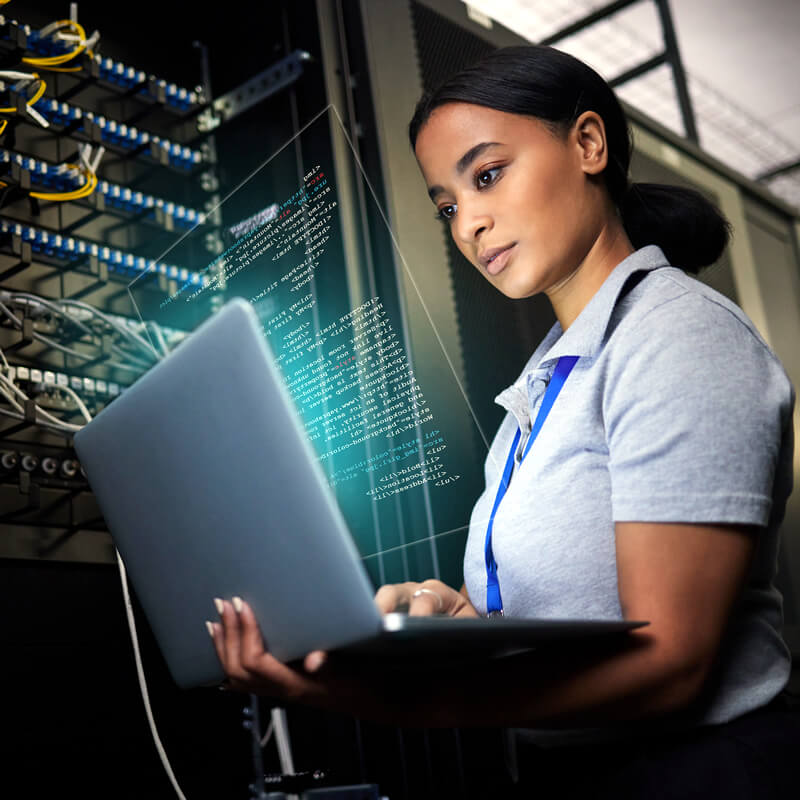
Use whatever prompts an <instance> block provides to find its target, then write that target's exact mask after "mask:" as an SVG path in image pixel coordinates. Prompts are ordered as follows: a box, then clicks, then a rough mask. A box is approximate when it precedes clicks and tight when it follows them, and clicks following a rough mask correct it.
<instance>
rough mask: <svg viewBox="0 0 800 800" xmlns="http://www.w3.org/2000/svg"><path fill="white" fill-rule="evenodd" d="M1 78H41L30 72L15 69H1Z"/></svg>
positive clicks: (19, 79)
mask: <svg viewBox="0 0 800 800" xmlns="http://www.w3.org/2000/svg"><path fill="white" fill-rule="evenodd" d="M0 78H8V80H10V81H28V82H30V81H38V80H39V78H37V77H35V76H34V75H33V73H30V72H17V71H16V70H13V69H0Z"/></svg>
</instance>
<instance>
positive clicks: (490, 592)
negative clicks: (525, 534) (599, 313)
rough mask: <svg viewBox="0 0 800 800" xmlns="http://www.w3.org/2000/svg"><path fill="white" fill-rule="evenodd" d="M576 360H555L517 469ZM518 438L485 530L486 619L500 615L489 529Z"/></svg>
mask: <svg viewBox="0 0 800 800" xmlns="http://www.w3.org/2000/svg"><path fill="white" fill-rule="evenodd" d="M577 360H578V356H561V358H559V359H558V363H557V364H556V368H555V370H553V377H552V378H551V379H550V383H549V384H548V385H547V391H546V392H545V393H544V397H543V398H542V405H541V406H539V413H538V414H537V415H536V420H535V422H534V423H533V428H531V434H530V436H529V437H528V442H527V444H526V445H525V452H523V454H522V460H521V461H520V466H522V461H524V460H525V456H527V455H528V451H529V450H530V449H531V445H532V444H533V441H534V439H536V437H537V436H538V435H539V431H540V430H541V429H542V425H544V421H545V420H546V419H547V415H548V414H549V413H550V409H551V408H552V407H553V403H555V401H556V398H557V397H558V393H559V392H560V391H561V387H562V386H563V385H564V382H565V381H566V380H567V377H568V376H569V373H570V372H571V371H572V368H573V367H574V366H575V362H576V361H577ZM520 436H521V431H520V429H519V428H517V433H516V435H515V436H514V441H513V442H512V443H511V450H510V451H509V453H508V458H507V459H506V466H505V469H504V470H503V477H502V479H501V481H500V486H499V487H498V489H497V497H495V499H494V506H493V507H492V514H491V516H490V517H489V527H488V528H487V530H486V547H485V555H486V611H487V614H488V616H490V617H495V616H502V615H503V598H502V597H501V596H500V582H499V581H498V579H497V562H496V561H495V560H494V553H493V552H492V528H493V527H494V515H495V514H496V513H497V509H498V508H499V506H500V501H501V500H502V499H503V497H505V494H506V490H507V489H508V484H509V482H510V481H511V473H512V472H513V471H514V454H515V453H516V452H517V445H518V444H519V438H520Z"/></svg>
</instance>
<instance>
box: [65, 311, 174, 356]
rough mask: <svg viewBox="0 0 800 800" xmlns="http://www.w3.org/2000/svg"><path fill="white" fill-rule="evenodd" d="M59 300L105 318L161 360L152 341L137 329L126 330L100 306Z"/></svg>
mask: <svg viewBox="0 0 800 800" xmlns="http://www.w3.org/2000/svg"><path fill="white" fill-rule="evenodd" d="M59 302H60V303H61V304H62V305H65V306H75V307H76V308H82V309H83V310H84V311H88V312H89V313H90V314H94V316H96V317H97V318H98V319H101V320H103V322H105V323H106V325H109V326H110V327H112V328H114V329H115V330H116V331H118V332H119V333H121V334H122V335H123V336H125V337H126V338H130V339H132V340H133V341H134V343H138V344H139V345H141V346H142V347H143V348H144V349H145V351H146V352H147V353H148V354H149V355H151V356H153V357H154V358H155V359H156V361H158V360H160V358H161V356H160V355H159V353H158V351H157V350H156V349H155V348H154V347H153V345H152V344H150V342H148V341H147V340H146V339H143V338H142V337H141V336H139V334H138V333H136V332H135V331H131V330H125V328H123V327H122V325H120V324H119V323H118V322H116V321H115V320H113V319H111V318H110V317H108V316H106V315H105V314H104V313H103V312H102V311H100V309H99V308H95V307H94V306H92V305H89V303H84V302H83V301H82V300H71V299H69V298H65V299H63V300H60V301H59Z"/></svg>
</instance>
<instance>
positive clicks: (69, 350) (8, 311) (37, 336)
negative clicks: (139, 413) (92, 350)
mask: <svg viewBox="0 0 800 800" xmlns="http://www.w3.org/2000/svg"><path fill="white" fill-rule="evenodd" d="M62 302H66V301H62ZM70 302H76V301H70ZM0 311H2V312H3V313H4V314H5V315H6V316H7V317H8V318H9V319H10V320H11V321H12V322H13V323H14V324H15V325H16V326H17V327H18V328H20V329H21V328H22V321H21V320H20V319H19V318H18V317H17V316H16V315H15V314H14V312H13V311H11V309H10V308H8V306H6V305H5V303H3V302H0ZM33 338H34V339H36V341H38V342H42V343H43V344H46V345H48V346H49V347H54V348H55V349H56V350H61V352H63V353H66V354H67V355H71V356H75V357H76V358H82V359H83V360H84V361H92V360H93V358H94V357H93V356H90V355H88V354H87V353H81V352H79V351H78V350H73V349H72V348H71V347H65V346H64V345H63V344H59V343H58V342H56V341H55V340H53V339H50V338H49V337H48V336H43V335H42V334H41V333H37V332H36V331H34V333H33ZM125 357H126V358H128V357H129V356H128V355H127V354H125ZM156 358H158V354H156ZM105 363H106V366H109V367H115V368H117V369H127V370H129V371H130V372H141V371H142V366H139V367H132V366H130V365H129V364H121V363H120V362H119V361H106V362H105ZM147 366H149V365H147ZM145 368H146V367H145Z"/></svg>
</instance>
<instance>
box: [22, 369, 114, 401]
mask: <svg viewBox="0 0 800 800" xmlns="http://www.w3.org/2000/svg"><path fill="white" fill-rule="evenodd" d="M7 374H8V379H9V380H10V381H16V382H17V383H19V384H23V387H22V388H26V386H25V385H28V384H30V385H36V384H41V385H42V386H43V387H44V389H47V387H57V386H68V387H69V388H70V389H74V390H75V391H76V392H78V393H79V394H83V395H101V396H102V397H104V398H107V399H113V398H115V397H117V396H119V395H120V394H122V392H124V391H125V389H126V388H127V387H126V386H124V385H120V384H119V383H116V382H114V381H105V380H99V379H96V378H88V377H86V376H80V375H67V373H65V372H56V371H55V370H49V369H44V370H43V369H36V368H35V367H24V366H19V365H18V366H13V365H10V366H9V367H8V370H7Z"/></svg>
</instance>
